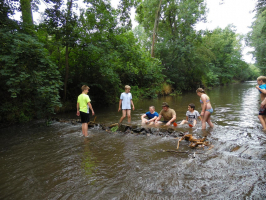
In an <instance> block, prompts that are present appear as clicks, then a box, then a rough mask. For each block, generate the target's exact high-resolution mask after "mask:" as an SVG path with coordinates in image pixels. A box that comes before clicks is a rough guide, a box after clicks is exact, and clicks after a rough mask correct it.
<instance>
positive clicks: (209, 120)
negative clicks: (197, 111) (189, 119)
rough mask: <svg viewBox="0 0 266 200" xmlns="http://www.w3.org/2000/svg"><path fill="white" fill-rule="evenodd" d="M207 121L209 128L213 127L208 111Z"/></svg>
mask: <svg viewBox="0 0 266 200" xmlns="http://www.w3.org/2000/svg"><path fill="white" fill-rule="evenodd" d="M207 112H208V111H207ZM207 123H208V124H209V126H210V127H211V128H213V127H214V125H213V123H212V122H211V113H210V115H209V117H208V119H207Z"/></svg>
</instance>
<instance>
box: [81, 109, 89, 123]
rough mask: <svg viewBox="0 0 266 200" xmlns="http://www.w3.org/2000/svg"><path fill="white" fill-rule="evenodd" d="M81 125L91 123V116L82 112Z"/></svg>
mask: <svg viewBox="0 0 266 200" xmlns="http://www.w3.org/2000/svg"><path fill="white" fill-rule="evenodd" d="M80 118H81V123H88V122H89V121H90V114H89V113H85V112H81V111H80Z"/></svg>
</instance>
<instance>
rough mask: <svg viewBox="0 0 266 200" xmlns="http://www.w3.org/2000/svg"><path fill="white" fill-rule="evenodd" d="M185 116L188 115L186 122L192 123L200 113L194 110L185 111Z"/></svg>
mask: <svg viewBox="0 0 266 200" xmlns="http://www.w3.org/2000/svg"><path fill="white" fill-rule="evenodd" d="M186 116H188V123H191V124H192V123H193V121H194V120H197V118H198V117H199V116H200V114H199V112H198V111H196V110H194V112H189V111H187V113H186Z"/></svg>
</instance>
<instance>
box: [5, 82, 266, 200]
mask: <svg viewBox="0 0 266 200" xmlns="http://www.w3.org/2000/svg"><path fill="white" fill-rule="evenodd" d="M255 85H256V83H255V82H247V83H244V84H236V85H230V86H225V87H219V88H215V89H213V90H211V91H208V95H209V96H210V98H211V102H212V105H213V107H214V110H215V112H214V114H213V115H212V121H213V122H214V123H215V125H216V126H215V128H214V129H207V130H206V131H202V130H201V127H200V123H198V126H197V127H196V128H192V129H191V128H188V127H187V126H182V127H179V128H178V130H180V131H186V132H187V131H188V132H189V133H192V134H193V135H195V136H196V137H199V136H204V135H207V136H208V140H209V142H210V143H211V144H213V145H214V148H213V149H211V150H209V151H206V150H205V151H204V150H202V149H196V150H194V149H190V148H189V147H188V142H186V141H182V142H180V147H179V150H178V151H182V152H185V151H187V152H188V153H168V152H164V151H163V150H168V149H169V150H175V148H176V143H177V140H174V139H172V138H170V137H158V136H149V137H148V136H143V135H141V136H140V135H139V136H136V135H134V134H108V133H106V132H105V131H102V130H99V129H97V128H95V129H93V130H89V133H90V134H89V138H84V137H82V133H81V125H76V126H73V125H70V124H64V123H54V124H53V125H52V126H51V127H42V128H39V127H38V123H37V124H32V125H26V126H22V127H21V126H19V127H10V128H7V129H3V130H1V132H2V134H1V135H0V172H1V176H0V199H12V200H13V199H200V198H202V199H265V198H266V179H265V178H266V177H265V175H266V173H265V172H266V170H265V167H266V150H265V149H266V148H265V145H266V135H265V133H264V132H262V131H261V125H260V123H259V120H258V118H257V114H258V108H259V102H258V100H259V94H258V91H257V90H256V89H255V87H254V86H255ZM133 98H134V97H133ZM163 101H167V102H168V103H169V104H170V105H171V107H172V108H174V109H175V110H176V112H177V120H178V121H181V120H182V119H184V118H185V113H186V110H187V105H188V104H189V103H195V104H196V108H197V109H198V111H200V103H199V98H198V96H197V95H196V94H195V93H186V94H183V95H182V96H176V97H163V98H160V99H155V100H146V101H140V102H134V103H135V107H136V110H135V111H133V112H132V123H136V124H139V123H140V116H141V114H143V113H145V112H146V111H147V110H148V107H149V106H150V105H155V106H156V108H157V111H159V110H160V108H161V107H160V106H161V103H162V102H163ZM95 111H96V114H97V121H99V122H104V123H113V122H117V121H118V120H119V118H120V115H121V113H117V107H116V106H114V107H108V108H101V109H99V108H98V109H96V108H95ZM74 116H75V113H73V114H72V115H65V116H64V117H70V118H74ZM194 153H195V155H196V156H195V158H193V154H194Z"/></svg>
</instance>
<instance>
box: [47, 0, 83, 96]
mask: <svg viewBox="0 0 266 200" xmlns="http://www.w3.org/2000/svg"><path fill="white" fill-rule="evenodd" d="M54 3H55V4H54V7H53V8H48V9H46V11H45V16H46V18H45V20H44V24H45V25H46V27H47V32H48V34H50V35H52V36H54V37H55V40H56V41H61V43H62V45H63V47H64V48H65V79H64V95H63V99H64V101H66V98H67V85H68V79H69V54H70V52H71V48H73V47H74V46H75V42H76V41H77V33H76V32H75V31H74V29H75V26H76V25H77V19H78V18H77V15H76V14H75V13H74V12H73V11H72V8H73V0H68V1H67V9H63V8H62V5H63V1H61V0H60V1H54ZM58 48H59V47H58Z"/></svg>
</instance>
